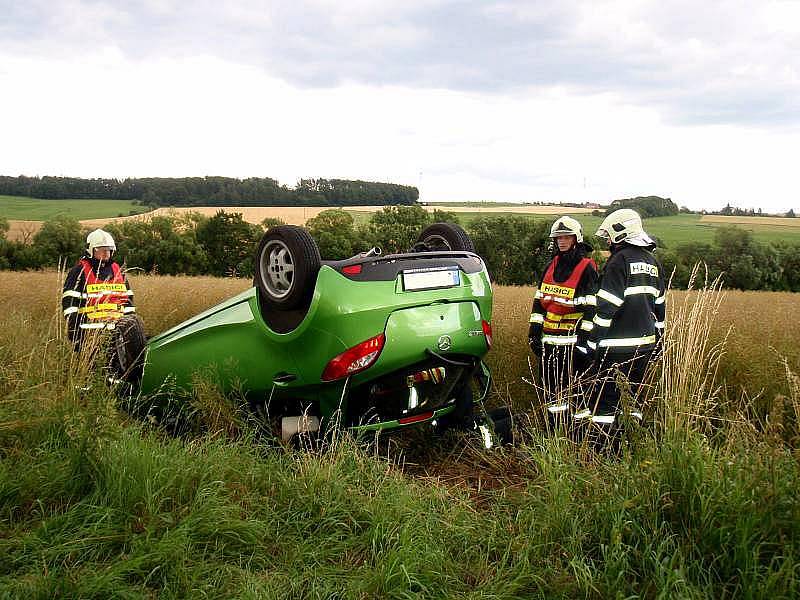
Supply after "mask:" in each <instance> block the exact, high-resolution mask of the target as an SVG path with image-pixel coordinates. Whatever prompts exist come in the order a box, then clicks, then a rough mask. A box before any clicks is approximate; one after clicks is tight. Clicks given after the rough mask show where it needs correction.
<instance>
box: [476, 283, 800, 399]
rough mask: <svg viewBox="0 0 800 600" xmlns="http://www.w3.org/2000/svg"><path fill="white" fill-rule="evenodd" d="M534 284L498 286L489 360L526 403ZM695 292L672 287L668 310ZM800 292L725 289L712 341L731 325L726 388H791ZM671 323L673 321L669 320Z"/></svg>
mask: <svg viewBox="0 0 800 600" xmlns="http://www.w3.org/2000/svg"><path fill="white" fill-rule="evenodd" d="M534 290H535V288H533V287H518V286H494V292H495V294H494V301H495V304H494V319H493V321H492V329H493V331H494V338H495V347H494V349H493V350H492V352H490V353H489V356H488V363H489V366H490V367H491V369H492V373H493V374H494V377H495V384H496V389H497V391H498V392H499V393H500V394H501V396H502V395H504V396H505V397H506V398H508V399H511V400H512V401H513V403H514V405H515V406H516V407H518V408H520V409H525V408H529V407H530V406H531V404H532V403H534V402H535V401H536V398H535V393H534V391H533V389H531V386H530V385H528V384H527V383H525V382H523V377H524V378H527V379H530V377H531V372H530V366H529V362H528V361H529V358H530V359H531V360H533V355H532V354H531V353H530V351H529V350H528V342H527V340H528V319H529V317H530V308H531V303H532V300H533V293H534ZM687 294H690V292H685V291H671V292H670V293H669V297H668V310H669V315H670V316H671V317H675V315H676V310H677V308H678V307H680V306H683V303H684V300H685V299H686V297H687ZM799 302H800V295H798V294H792V293H788V292H738V291H737V292H734V291H725V292H723V297H722V300H721V303H720V305H719V307H717V308H716V312H715V313H714V314H713V316H712V318H711V320H710V325H711V342H712V343H715V342H717V341H720V340H721V339H722V338H723V337H724V336H725V335H726V334H727V332H728V330H729V328H730V336H729V338H728V341H727V344H726V346H725V353H724V355H723V356H722V359H721V361H720V373H719V374H720V377H721V382H722V383H723V384H724V385H725V389H724V390H723V394H726V395H727V396H729V397H730V396H733V398H729V399H730V400H735V399H738V396H739V395H741V394H746V395H747V396H748V397H749V398H751V399H752V398H754V397H756V396H758V395H759V394H762V395H763V396H764V397H765V399H766V400H771V397H772V396H773V395H774V394H777V393H786V392H787V390H786V388H787V379H786V371H785V368H784V366H783V363H782V361H781V359H782V357H785V358H786V359H787V361H788V366H789V368H790V369H791V370H792V371H793V372H795V373H797V372H800V344H798V343H797V340H798V339H800V321H798V320H797V319H794V318H793V315H794V313H795V312H796V310H797V306H798V303H799ZM668 323H669V321H668Z"/></svg>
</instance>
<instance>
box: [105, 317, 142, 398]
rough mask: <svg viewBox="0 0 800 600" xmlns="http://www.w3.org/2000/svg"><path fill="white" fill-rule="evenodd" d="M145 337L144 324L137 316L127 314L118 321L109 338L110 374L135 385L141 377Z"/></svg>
mask: <svg viewBox="0 0 800 600" xmlns="http://www.w3.org/2000/svg"><path fill="white" fill-rule="evenodd" d="M146 346H147V336H146V335H145V333H144V323H143V322H142V319H140V318H139V316H138V315H135V314H129V315H125V316H124V317H122V318H121V319H119V320H118V321H117V322H116V324H115V326H114V333H113V334H112V336H111V359H110V367H111V372H112V373H113V374H114V376H115V377H117V378H118V379H122V380H124V381H127V382H128V383H136V382H138V381H139V379H141V377H142V369H143V368H144V351H145V348H146Z"/></svg>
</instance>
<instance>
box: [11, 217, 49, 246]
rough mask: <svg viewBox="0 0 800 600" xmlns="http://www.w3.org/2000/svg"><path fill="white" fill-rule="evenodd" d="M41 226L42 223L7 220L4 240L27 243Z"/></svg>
mask: <svg viewBox="0 0 800 600" xmlns="http://www.w3.org/2000/svg"><path fill="white" fill-rule="evenodd" d="M41 226H42V221H20V220H9V221H8V227H9V229H8V232H7V233H6V239H9V240H12V241H15V242H29V241H30V240H31V239H33V236H34V235H35V234H36V232H37V231H39V229H40V228H41Z"/></svg>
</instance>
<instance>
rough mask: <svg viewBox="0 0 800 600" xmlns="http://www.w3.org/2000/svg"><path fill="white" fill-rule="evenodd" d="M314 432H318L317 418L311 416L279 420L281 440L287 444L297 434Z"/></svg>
mask: <svg viewBox="0 0 800 600" xmlns="http://www.w3.org/2000/svg"><path fill="white" fill-rule="evenodd" d="M316 431H319V418H318V417H315V416H313V415H299V416H296V417H283V418H282V419H281V439H282V440H283V441H284V442H288V441H289V440H290V439H292V437H294V436H295V435H297V434H298V433H313V432H316Z"/></svg>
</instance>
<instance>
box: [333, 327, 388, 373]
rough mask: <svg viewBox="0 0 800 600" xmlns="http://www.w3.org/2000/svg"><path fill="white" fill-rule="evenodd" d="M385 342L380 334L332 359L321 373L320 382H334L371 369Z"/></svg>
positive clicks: (383, 336) (384, 337)
mask: <svg viewBox="0 0 800 600" xmlns="http://www.w3.org/2000/svg"><path fill="white" fill-rule="evenodd" d="M385 342H386V336H385V335H383V334H382V333H381V334H380V335H376V336H375V337H372V338H369V339H368V340H366V341H364V342H361V343H360V344H358V345H357V346H353V347H352V348H350V349H349V350H345V351H344V352H342V353H341V354H339V355H338V356H335V357H333V358H332V359H331V361H330V362H329V363H328V364H327V366H326V367H325V370H324V371H323V372H322V381H336V380H337V379H342V378H344V377H349V376H350V375H355V374H356V373H360V372H361V371H363V370H364V369H367V368H369V367H371V366H372V363H374V362H375V361H376V360H378V356H380V353H381V350H383V344H384V343H385Z"/></svg>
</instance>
